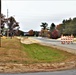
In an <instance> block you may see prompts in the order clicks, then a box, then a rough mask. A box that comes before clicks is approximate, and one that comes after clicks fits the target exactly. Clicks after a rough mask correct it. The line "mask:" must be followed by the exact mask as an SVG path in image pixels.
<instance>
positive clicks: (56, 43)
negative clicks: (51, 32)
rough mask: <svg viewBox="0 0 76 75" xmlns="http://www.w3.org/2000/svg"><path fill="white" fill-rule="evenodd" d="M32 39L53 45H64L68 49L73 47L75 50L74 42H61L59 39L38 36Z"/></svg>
mask: <svg viewBox="0 0 76 75" xmlns="http://www.w3.org/2000/svg"><path fill="white" fill-rule="evenodd" d="M34 39H37V40H40V41H41V42H43V43H48V44H52V45H55V46H62V47H65V48H70V49H75V50H76V43H73V44H61V42H60V40H55V39H48V38H41V37H38V38H36V37H35V38H34Z"/></svg>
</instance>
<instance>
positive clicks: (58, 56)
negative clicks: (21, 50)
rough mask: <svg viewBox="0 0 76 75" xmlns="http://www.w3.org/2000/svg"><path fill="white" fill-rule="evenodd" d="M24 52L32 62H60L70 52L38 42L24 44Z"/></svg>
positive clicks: (67, 56) (68, 55)
mask: <svg viewBox="0 0 76 75" xmlns="http://www.w3.org/2000/svg"><path fill="white" fill-rule="evenodd" d="M23 46H24V47H25V52H27V53H28V56H29V57H30V58H31V59H32V61H33V62H61V61H65V60H66V59H68V58H69V57H70V56H71V55H72V54H70V53H67V52H65V51H61V50H58V49H55V48H51V47H48V46H43V45H40V44H36V43H34V44H29V45H25V44H23Z"/></svg>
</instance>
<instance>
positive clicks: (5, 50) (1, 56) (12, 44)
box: [0, 38, 28, 63]
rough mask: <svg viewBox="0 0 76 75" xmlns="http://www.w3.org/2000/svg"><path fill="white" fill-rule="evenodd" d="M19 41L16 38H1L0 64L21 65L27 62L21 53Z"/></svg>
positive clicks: (23, 53) (24, 55) (24, 53)
mask: <svg viewBox="0 0 76 75" xmlns="http://www.w3.org/2000/svg"><path fill="white" fill-rule="evenodd" d="M22 48H23V47H22V46H21V43H20V40H18V39H17V38H13V39H10V38H7V39H6V38H2V41H1V48H0V62H3V63H7V62H9V63H15V62H16V63H23V62H26V60H28V57H27V54H26V52H24V51H22Z"/></svg>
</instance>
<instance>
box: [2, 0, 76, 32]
mask: <svg viewBox="0 0 76 75" xmlns="http://www.w3.org/2000/svg"><path fill="white" fill-rule="evenodd" d="M7 9H8V11H9V13H8V14H9V17H10V16H14V17H15V18H16V20H17V21H18V22H19V24H20V29H21V30H23V31H29V30H30V29H33V30H38V31H39V30H40V29H41V27H40V25H41V23H42V22H47V23H48V26H50V25H51V23H55V24H56V25H57V24H59V23H61V22H62V20H63V19H69V18H74V17H76V1H75V0H62V1H61V0H2V13H3V14H4V15H7Z"/></svg>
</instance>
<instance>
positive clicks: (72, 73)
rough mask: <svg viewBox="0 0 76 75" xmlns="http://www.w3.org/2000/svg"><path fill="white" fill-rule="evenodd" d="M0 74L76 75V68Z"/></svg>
mask: <svg viewBox="0 0 76 75" xmlns="http://www.w3.org/2000/svg"><path fill="white" fill-rule="evenodd" d="M0 75H76V69H74V70H67V71H56V72H38V73H22V74H21V73H20V74H0Z"/></svg>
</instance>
